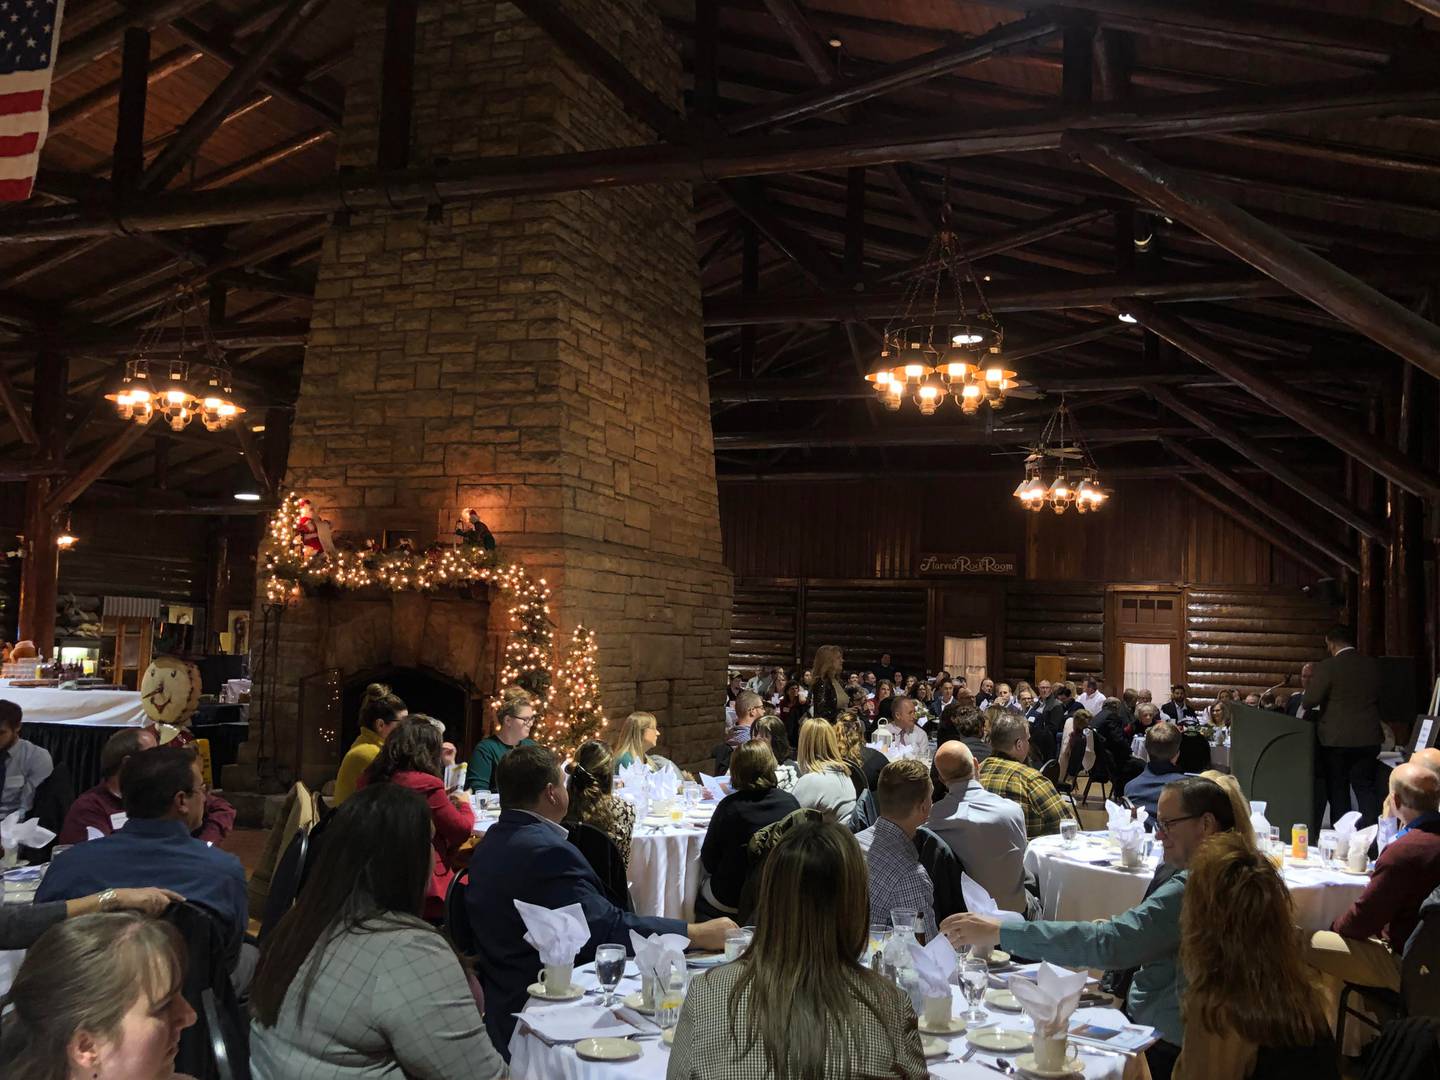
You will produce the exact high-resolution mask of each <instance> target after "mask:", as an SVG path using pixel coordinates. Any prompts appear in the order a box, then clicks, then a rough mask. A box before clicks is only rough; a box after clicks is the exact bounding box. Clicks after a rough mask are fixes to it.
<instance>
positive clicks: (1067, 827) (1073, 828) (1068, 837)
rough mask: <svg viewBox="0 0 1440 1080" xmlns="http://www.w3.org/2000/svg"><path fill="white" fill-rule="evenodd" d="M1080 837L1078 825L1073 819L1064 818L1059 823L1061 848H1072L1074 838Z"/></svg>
mask: <svg viewBox="0 0 1440 1080" xmlns="http://www.w3.org/2000/svg"><path fill="white" fill-rule="evenodd" d="M1079 835H1080V823H1079V822H1078V821H1076V820H1075V819H1074V818H1065V819H1064V820H1063V821H1061V822H1060V843H1061V845H1062V846H1063V847H1067V848H1069V847H1074V846H1075V838H1076V837H1077V836H1079Z"/></svg>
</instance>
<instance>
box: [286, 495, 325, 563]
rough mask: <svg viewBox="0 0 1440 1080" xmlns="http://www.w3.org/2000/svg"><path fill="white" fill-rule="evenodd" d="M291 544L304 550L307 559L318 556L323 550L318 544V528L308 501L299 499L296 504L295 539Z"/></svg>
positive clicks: (312, 508)
mask: <svg viewBox="0 0 1440 1080" xmlns="http://www.w3.org/2000/svg"><path fill="white" fill-rule="evenodd" d="M292 543H294V545H295V546H296V547H298V548H302V549H304V552H305V555H306V556H307V557H309V556H312V555H319V554H320V553H321V551H322V550H323V548H322V547H321V544H320V526H319V523H318V522H317V521H316V520H315V508H314V507H313V506H311V505H310V500H309V499H301V500H300V501H299V502H298V503H297V504H296V514H295V538H294V540H293V541H292Z"/></svg>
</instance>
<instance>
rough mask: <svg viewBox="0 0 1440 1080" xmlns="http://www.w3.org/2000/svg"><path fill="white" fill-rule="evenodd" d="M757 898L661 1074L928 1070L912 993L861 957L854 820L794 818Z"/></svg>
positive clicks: (862, 903) (746, 1076) (900, 1079)
mask: <svg viewBox="0 0 1440 1080" xmlns="http://www.w3.org/2000/svg"><path fill="white" fill-rule="evenodd" d="M801 738H802V740H803V738H804V736H803V734H802V736H801ZM487 843H488V841H487ZM758 909H759V911H760V912H762V913H763V914H762V915H761V916H760V917H759V918H758V920H757V923H756V928H755V937H754V939H753V940H752V941H751V943H750V946H749V948H747V949H746V950H745V952H744V953H743V954H742V956H741V959H740V960H739V961H737V962H735V963H732V964H725V965H723V966H721V967H717V968H714V969H712V970H709V971H705V972H702V973H700V974H698V975H696V976H695V977H694V979H693V980H692V981H691V983H690V990H689V993H688V994H687V996H686V998H685V1005H684V1007H683V1009H682V1010H681V1013H680V1024H679V1027H678V1028H677V1029H676V1032H675V1044H674V1047H673V1049H672V1050H671V1051H670V1060H669V1065H668V1068H667V1070H666V1074H665V1075H666V1077H667V1080H712V1078H717V1077H723V1078H725V1080H768V1078H770V1077H775V1076H781V1075H786V1076H790V1077H814V1078H822V1080H852V1078H856V1077H887V1078H894V1080H924V1078H925V1076H926V1075H927V1073H926V1068H925V1059H924V1053H923V1051H922V1050H921V1046H920V1033H919V1030H918V1027H917V1024H916V1017H915V1012H914V1009H913V1008H912V1007H911V1004H910V1000H909V998H908V996H907V995H906V994H905V993H904V991H902V990H901V989H900V988H899V987H897V986H896V985H895V984H894V983H893V982H891V981H889V980H887V979H884V978H881V977H880V976H879V975H876V974H874V973H873V972H871V971H870V970H869V969H868V968H866V967H864V966H863V965H862V964H861V963H860V962H859V957H860V955H861V954H862V953H863V952H864V951H865V948H866V944H867V942H868V941H869V925H870V921H871V918H870V903H869V898H868V895H867V891H866V870H865V862H864V859H863V858H862V856H861V854H860V848H859V845H858V844H856V842H855V838H854V837H853V836H852V835H851V834H850V832H849V831H848V830H847V829H846V828H845V827H844V826H842V825H838V824H833V823H829V822H822V821H801V822H799V823H797V824H796V826H795V827H794V828H792V829H790V830H789V831H788V832H787V833H786V835H785V836H784V838H783V839H781V840H780V841H779V843H778V844H777V845H776V846H775V848H774V849H773V850H772V851H771V852H770V854H769V856H768V857H767V858H766V860H765V868H764V871H763V872H762V875H761V879H760V886H759V907H758Z"/></svg>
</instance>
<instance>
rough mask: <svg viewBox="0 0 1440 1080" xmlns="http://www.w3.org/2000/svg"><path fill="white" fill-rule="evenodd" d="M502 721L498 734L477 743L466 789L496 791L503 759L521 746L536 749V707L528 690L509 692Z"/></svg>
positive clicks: (496, 732) (516, 689) (500, 719)
mask: <svg viewBox="0 0 1440 1080" xmlns="http://www.w3.org/2000/svg"><path fill="white" fill-rule="evenodd" d="M499 721H500V726H499V728H497V729H496V731H495V733H494V734H493V735H488V736H486V737H485V738H483V739H481V740H480V741H479V742H478V743H476V744H475V752H474V753H473V754H471V755H470V769H469V771H468V772H467V773H466V774H465V786H466V787H467V788H469V789H470V790H471V791H494V790H495V767H496V766H497V765H499V764H500V759H501V758H503V757H504V756H505V755H506V754H508V753H509V752H510V751H511V750H514V749H515V747H517V746H531V745H534V742H535V740H534V739H532V738H530V726H531V725H532V724H534V723H535V705H534V703H533V702H532V700H531V698H530V695H529V694H528V693H526V692H525V691H524V690H521V689H520V688H519V687H512V688H511V689H509V690H507V691H505V696H504V699H503V700H502V701H501V703H500V716H499Z"/></svg>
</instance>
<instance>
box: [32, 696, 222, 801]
mask: <svg viewBox="0 0 1440 1080" xmlns="http://www.w3.org/2000/svg"><path fill="white" fill-rule="evenodd" d="M232 708H234V709H235V711H236V712H237V713H238V712H239V709H238V707H235V706H232ZM221 715H224V714H223V713H222V714H221ZM190 729H191V730H192V731H193V732H194V733H195V737H196V738H197V739H209V740H210V766H211V772H212V775H213V776H214V777H215V780H216V781H217V782H218V781H219V779H220V770H221V769H222V768H224V767H225V766H226V765H229V764H230V763H231V762H233V761H234V760H235V757H236V753H237V751H238V748H239V746H240V744H241V743H243V742H244V741H245V740H246V739H247V738H249V735H250V725H249V724H244V723H204V722H203V721H202V720H201V718H200V717H199V716H197V717H196V719H195V721H194V722H193V723H192V724H191V726H190ZM120 730H121V728H120V727H101V726H99V725H91V724H39V723H32V722H31V721H28V720H27V721H25V724H24V726H23V727H22V728H21V737H22V738H24V739H27V740H28V741H30V742H32V743H34V744H35V745H36V746H41V747H44V748H45V749H46V750H48V751H50V756H51V757H53V758H54V759H55V760H56V761H63V762H65V764H66V765H68V766H69V767H70V775H71V776H72V777H73V778H74V780H75V790H76V791H77V792H79V791H86V790H88V789H89V788H92V787H94V786H95V785H96V784H98V783H99V782H100V751H101V749H102V748H103V747H104V746H105V740H106V739H108V738H110V736H111V735H114V734H115V732H117V731H120Z"/></svg>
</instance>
